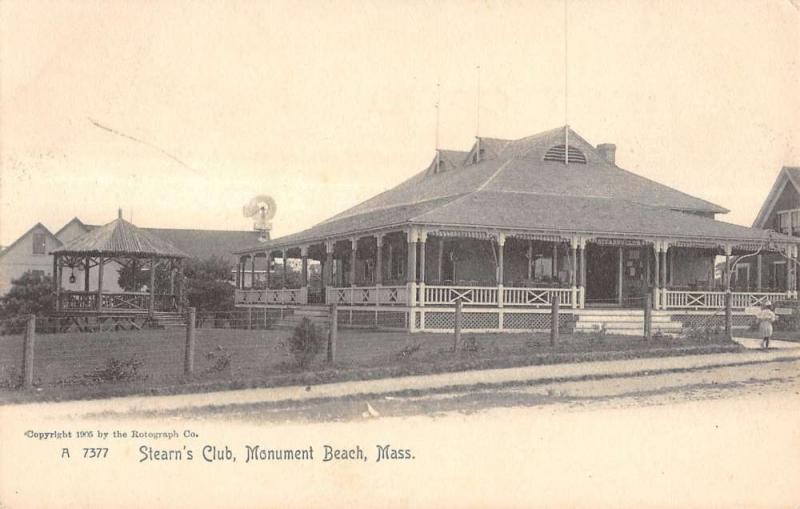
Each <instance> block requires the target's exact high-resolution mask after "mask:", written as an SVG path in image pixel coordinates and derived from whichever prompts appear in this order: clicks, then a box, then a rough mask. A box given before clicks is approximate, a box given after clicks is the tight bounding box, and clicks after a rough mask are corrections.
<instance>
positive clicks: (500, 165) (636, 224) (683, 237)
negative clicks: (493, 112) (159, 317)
mask: <svg viewBox="0 0 800 509" xmlns="http://www.w3.org/2000/svg"><path fill="white" fill-rule="evenodd" d="M567 140H568V141H567ZM615 149H616V147H615V146H614V145H611V144H600V145H597V146H595V145H592V144H590V143H589V142H587V141H586V140H585V139H584V138H582V137H581V136H580V135H579V134H577V133H576V132H575V131H573V130H571V129H568V128H565V127H561V128H557V129H553V130H550V131H546V132H543V133H539V134H537V135H534V136H529V137H526V138H521V139H517V140H502V139H496V138H484V137H479V138H478V139H477V140H476V141H475V143H474V145H473V146H472V148H471V149H470V150H469V151H467V152H459V151H444V150H438V151H437V153H436V155H435V157H434V159H433V161H432V162H431V163H430V165H428V167H427V168H425V169H424V170H423V171H421V172H419V173H417V174H416V175H414V176H411V177H410V178H408V179H407V180H406V181H405V182H403V183H401V184H399V185H397V186H396V187H394V188H392V189H390V190H388V191H386V192H383V193H380V194H378V195H376V196H375V197H373V198H371V199H369V200H367V201H365V202H363V203H361V204H359V205H356V206H355V207H352V208H351V209H349V210H346V211H344V212H341V213H340V214H338V215H336V216H333V217H331V218H329V219H328V220H326V221H323V222H321V223H319V224H317V225H315V226H313V227H312V228H309V229H307V230H305V231H301V232H298V233H294V234H292V235H287V236H284V237H280V238H276V239H273V240H271V241H268V242H266V243H263V244H259V245H254V246H252V247H251V248H248V249H244V250H241V251H239V254H241V255H242V258H241V263H240V267H241V270H242V272H244V273H246V271H247V268H248V267H249V266H250V264H251V263H252V261H253V260H254V259H255V260H259V259H265V258H266V259H269V258H275V257H282V256H284V255H285V256H287V257H289V258H298V259H300V260H302V263H303V265H304V266H308V265H309V264H310V263H311V261H312V260H316V261H317V262H319V263H321V264H322V266H323V278H322V280H321V285H320V284H319V283H320V282H316V283H315V282H313V281H311V280H310V279H309V278H307V277H305V274H303V276H304V277H302V278H301V282H302V286H300V287H299V288H286V289H283V288H281V289H274V288H273V289H271V290H266V291H265V290H261V289H258V288H255V289H248V288H247V285H246V283H245V284H244V285H241V284H240V287H242V286H243V288H241V289H240V290H238V291H237V294H236V300H237V305H239V306H252V307H265V306H266V307H271V306H287V305H288V306H295V305H303V304H305V303H312V302H320V301H324V302H326V303H329V304H331V303H336V304H338V305H339V306H340V307H339V309H340V313H342V314H341V315H340V316H346V317H347V320H349V321H350V322H352V323H356V322H358V321H364V322H366V323H369V324H373V325H380V324H381V323H393V324H394V325H393V326H401V327H407V328H408V329H410V330H448V329H452V327H453V324H454V311H453V309H454V308H453V306H454V303H455V302H456V301H458V300H460V301H462V302H464V303H465V306H467V310H468V311H469V312H466V313H465V315H464V328H465V329H471V330H529V329H530V328H534V327H536V326H540V325H541V324H542V323H545V322H546V320H548V319H549V318H548V317H547V316H546V313H548V312H549V309H548V308H549V306H550V304H551V302H552V301H554V300H556V299H558V302H559V303H560V305H561V307H562V309H564V310H567V309H568V310H569V312H571V313H574V314H576V315H579V316H586V317H589V316H591V315H592V313H593V312H594V313H595V315H594V316H598V315H597V314H596V312H597V311H598V310H597V308H598V307H600V308H609V310H608V311H603V312H604V313H606V314H605V315H604V316H608V317H612V318H613V317H614V316H617V315H615V314H614V313H617V314H618V312H617V311H614V309H613V308H614V307H617V308H620V307H628V308H636V309H641V308H642V307H643V305H644V302H646V299H647V295H648V294H649V295H652V302H653V305H654V307H655V308H656V309H658V310H664V311H666V312H672V313H674V314H675V315H676V316H684V315H686V314H687V313H688V312H690V311H691V312H701V313H714V312H716V311H715V310H718V309H720V308H721V307H722V306H723V305H724V302H723V300H724V299H723V298H722V296H723V294H722V293H721V292H719V291H718V289H717V288H716V287H715V281H714V279H715V278H714V269H715V267H714V263H715V260H716V258H717V257H718V256H723V255H732V256H737V255H742V254H746V253H750V252H752V251H753V249H757V248H758V246H764V247H766V248H768V249H771V250H773V251H777V250H779V249H782V250H785V251H786V252H788V253H790V256H796V252H797V247H798V244H800V239H793V238H791V237H788V236H785V235H780V234H776V235H771V234H770V233H769V232H767V231H765V230H762V229H760V228H749V227H745V226H739V225H735V224H730V223H725V222H722V221H717V220H716V219H715V216H716V215H717V214H724V213H726V212H728V210H727V209H725V208H723V207H720V206H719V205H715V204H713V203H709V202H708V201H706V200H703V199H701V198H697V197H694V196H691V195H689V194H686V193H683V192H681V191H678V190H676V189H673V188H670V187H668V186H665V185H663V184H659V183H657V182H654V181H652V180H650V179H647V178H644V177H641V176H639V175H636V174H634V173H631V172H629V171H626V170H624V169H622V168H620V167H619V166H617V164H616V161H615ZM779 209H780V210H783V208H779ZM795 224H797V225H798V227H800V221H798V222H797V223H795ZM775 278H776V280H777V279H780V274H777V275H776V276H775ZM786 283H787V284H788V283H789V280H788V279H787V280H786ZM270 286H273V285H270ZM320 286H322V287H320ZM779 290H780V293H775V294H774V296H773V295H771V294H755V293H744V294H741V295H740V294H736V295H735V296H734V297H735V299H734V302H733V306H734V308H735V309H736V310H737V312H742V311H743V310H744V309H745V308H746V307H749V306H752V305H756V304H757V303H759V302H761V301H762V300H763V299H766V298H776V299H777V298H779V297H788V296H791V295H794V290H795V288H794V287H793V286H792V285H789V286H783V287H780V288H779ZM587 307H593V308H595V309H594V310H591V311H590V310H584V308H587ZM609 319H611V318H609Z"/></svg>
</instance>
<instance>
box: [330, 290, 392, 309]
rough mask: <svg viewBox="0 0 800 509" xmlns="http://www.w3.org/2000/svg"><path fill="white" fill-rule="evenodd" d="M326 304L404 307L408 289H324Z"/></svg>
mask: <svg viewBox="0 0 800 509" xmlns="http://www.w3.org/2000/svg"><path fill="white" fill-rule="evenodd" d="M325 297H326V300H325V302H327V303H328V304H333V303H336V304H342V305H354V306H359V305H361V306H367V305H373V306H376V305H389V306H391V305H404V304H407V303H408V288H406V287H405V286H352V287H345V288H333V287H328V288H326V289H325Z"/></svg>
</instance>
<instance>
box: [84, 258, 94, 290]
mask: <svg viewBox="0 0 800 509" xmlns="http://www.w3.org/2000/svg"><path fill="white" fill-rule="evenodd" d="M91 259H92V258H91V257H90V256H89V255H86V262H85V265H84V267H83V291H84V292H86V293H89V269H90V268H91V265H90V261H91Z"/></svg>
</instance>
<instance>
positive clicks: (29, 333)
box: [22, 315, 36, 389]
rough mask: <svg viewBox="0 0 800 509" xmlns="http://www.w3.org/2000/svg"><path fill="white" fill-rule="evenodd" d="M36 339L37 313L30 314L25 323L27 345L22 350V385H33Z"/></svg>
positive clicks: (30, 386)
mask: <svg viewBox="0 0 800 509" xmlns="http://www.w3.org/2000/svg"><path fill="white" fill-rule="evenodd" d="M35 341H36V315H30V316H28V321H27V323H26V324H25V346H24V347H23V351H22V386H23V387H24V388H25V389H31V388H32V387H33V345H34V343H35Z"/></svg>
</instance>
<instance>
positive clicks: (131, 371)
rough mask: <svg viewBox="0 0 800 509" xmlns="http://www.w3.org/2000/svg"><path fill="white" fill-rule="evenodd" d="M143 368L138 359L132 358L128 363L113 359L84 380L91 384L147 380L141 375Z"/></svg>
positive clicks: (85, 376)
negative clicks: (140, 371) (140, 370)
mask: <svg viewBox="0 0 800 509" xmlns="http://www.w3.org/2000/svg"><path fill="white" fill-rule="evenodd" d="M141 367H142V361H140V360H138V359H136V357H131V358H130V359H128V360H126V361H121V360H119V359H116V358H114V357H112V358H110V359H109V360H108V362H107V363H106V365H105V366H104V367H102V368H97V369H96V370H94V371H93V372H91V373H88V374H86V375H84V376H83V378H84V380H85V381H87V382H90V383H103V382H123V381H132V380H141V379H144V378H146V377H145V376H144V375H141V374H140V373H139V369H140V368H141Z"/></svg>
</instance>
